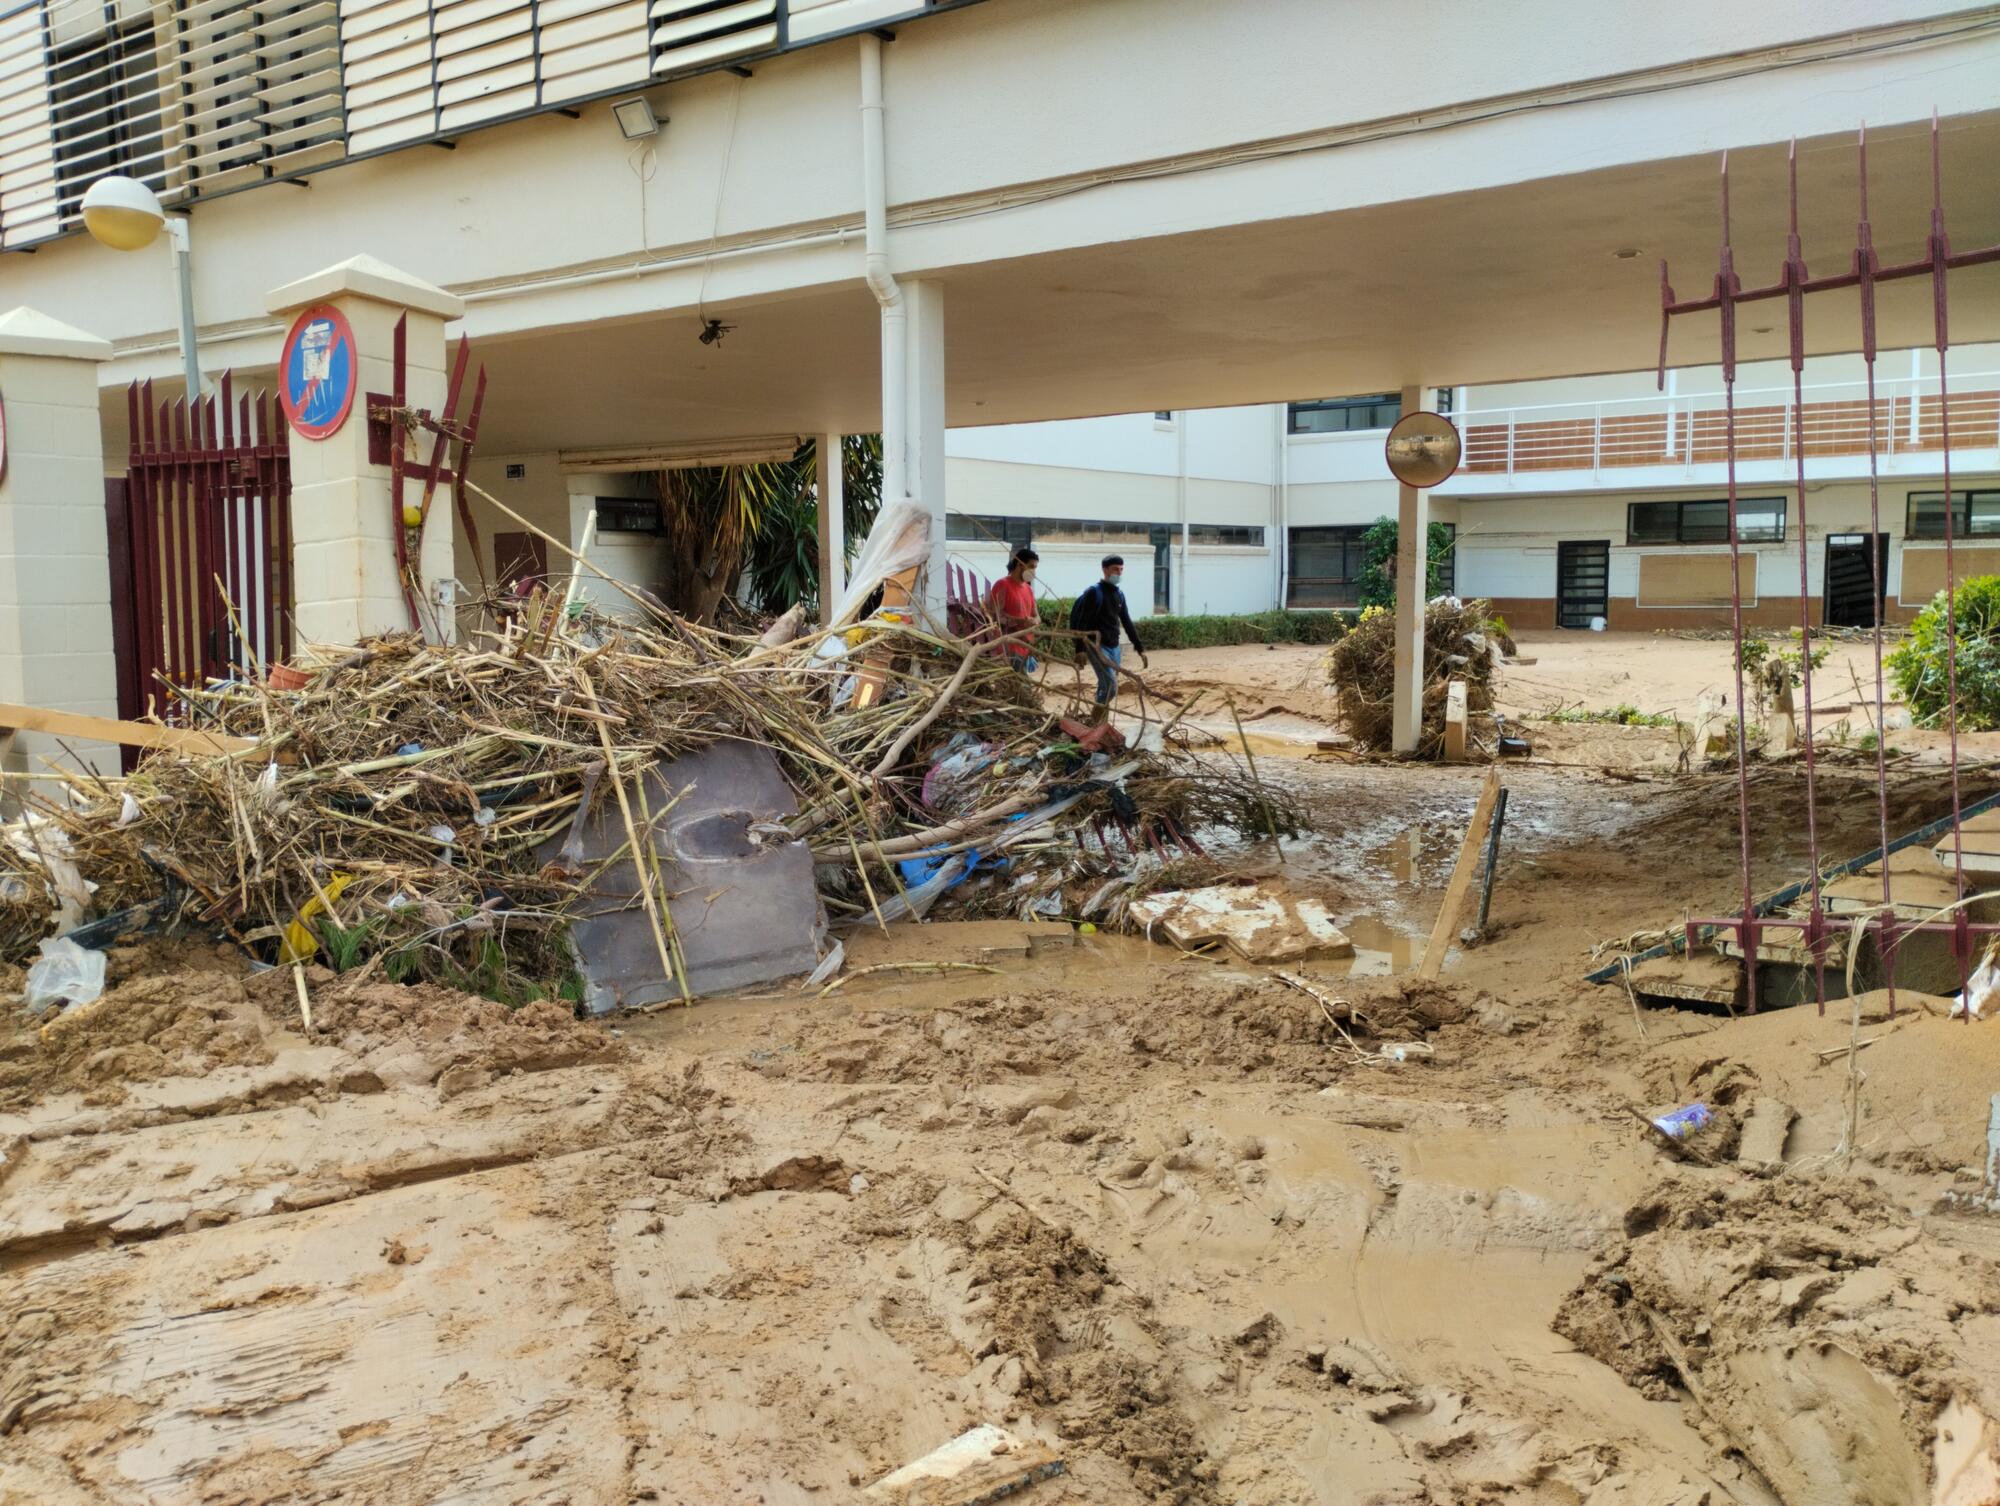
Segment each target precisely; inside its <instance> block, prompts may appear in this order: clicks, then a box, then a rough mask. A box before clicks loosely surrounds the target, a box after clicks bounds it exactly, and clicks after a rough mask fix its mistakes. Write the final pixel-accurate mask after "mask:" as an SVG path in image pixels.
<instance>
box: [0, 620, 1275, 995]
mask: <svg viewBox="0 0 2000 1506" xmlns="http://www.w3.org/2000/svg"><path fill="white" fill-rule="evenodd" d="M294 667H295V668H299V669H303V670H306V671H307V672H308V679H307V683H306V685H305V687H304V688H303V689H301V690H297V691H278V690H273V689H271V688H270V687H269V686H267V685H264V684H256V683H243V682H233V683H229V684H223V685H214V686H210V687H207V688H203V689H189V690H187V691H185V692H183V700H184V703H185V705H186V706H187V708H188V710H189V713H190V717H191V720H193V721H194V722H195V723H196V724H197V725H201V726H205V727H212V728H214V729H216V730H220V731H226V732H229V733H233V734H238V735H241V736H245V737H251V738H254V739H256V740H257V742H256V746H255V747H254V748H253V749H252V750H250V751H248V752H244V753H237V754H233V755H227V756H188V755H185V754H182V753H178V752H172V753H169V752H162V753H159V754H155V755H153V756H150V757H148V758H147V759H146V760H145V761H144V762H143V763H141V764H140V765H139V767H138V768H137V769H136V770H135V772H134V773H132V774H131V775H130V776H129V777H128V778H126V779H124V780H123V781H108V782H107V781H100V780H97V779H96V778H94V777H89V776H76V775H72V776H69V778H68V783H67V786H66V788H65V790H64V792H63V793H64V796H65V797H66V798H62V799H54V800H48V799H44V800H38V801H37V802H35V804H34V807H33V808H32V809H31V810H30V811H29V812H28V814H27V816H26V817H25V818H24V819H23V820H22V821H18V822H16V823H14V825H13V826H12V827H10V828H8V829H7V830H6V832H5V836H6V837H7V839H8V840H7V844H6V846H5V848H4V852H0V946H4V949H5V955H6V957H7V958H8V959H13V960H25V958H26V957H27V956H28V955H29V954H31V953H32V951H33V948H34V944H35V942H36V941H37V940H38V939H40V938H41V937H43V936H45V935H47V934H49V933H50V931H51V929H66V925H65V924H63V923H61V921H62V920H64V919H67V920H68V924H74V923H75V921H74V919H68V917H69V916H73V914H74V911H75V909H76V908H77V906H76V905H75V904H74V903H71V904H70V905H69V906H68V910H67V912H63V911H61V908H60V907H61V906H62V901H63V895H64V890H65V886H66V885H67V886H68V887H69V888H70V889H71V890H74V889H75V888H76V885H75V883H74V881H73V880H69V879H66V878H65V877H64V874H65V872H66V871H67V870H68V869H69V868H70V867H72V866H73V868H74V870H75V872H76V873H77V874H80V875H81V877H82V880H83V881H84V882H85V884H87V885H92V886H94V892H90V893H89V894H88V896H87V897H88V901H89V906H88V907H89V909H90V910H91V911H92V912H94V913H95V914H97V915H100V916H102V915H106V914H109V913H111V912H115V911H119V910H122V909H124V908H126V907H129V906H139V905H152V906H155V907H156V909H155V911H154V912H153V913H154V914H155V916H156V917H157V914H158V911H159V910H166V911H169V912H171V913H170V918H171V919H173V920H176V921H178V922H179V923H181V924H183V925H187V926H193V927H196V928H199V929H204V930H208V931H212V932H215V933H217V934H220V935H222V936H224V937H226V938H227V939H229V940H231V941H233V942H234V943H235V944H236V945H238V946H239V947H240V948H241V949H243V950H244V951H245V952H247V953H249V954H250V955H251V956H253V957H256V958H258V959H260V960H264V961H269V962H273V963H283V964H290V963H295V962H299V961H302V960H305V959H306V958H307V957H311V958H313V960H315V961H320V962H324V963H326V964H328V965H330V966H332V967H333V968H334V969H335V970H336V971H341V970H347V969H352V968H357V967H372V966H380V967H381V968H382V969H383V970H384V972H385V973H386V975H387V976H388V977H389V978H390V979H391V980H393V981H412V980H419V979H421V980H425V981H432V982H439V983H444V984H447V985H450V986H452V987H455V988H459V989H464V990H468V991H472V992H477V993H482V994H486V995H488V996H490V997H493V998H496V999H500V1000H502V1001H503V1002H507V1003H516V1004H517V1003H522V1002H525V1001H527V1000H529V999H533V998H539V997H562V998H569V999H572V1000H573V999H575V998H577V997H579V996H580V995H579V982H580V980H578V979H577V978H576V976H575V974H574V971H573V962H572V959H571V954H570V950H569V947H568V945H567V943H566V939H565V926H566V920H567V917H568V915H569V914H570V912H571V909H572V907H573V906H575V905H576V903H577V902H578V901H579V900H580V899H581V898H582V896H583V895H584V894H585V893H586V892H588V891H589V889H590V886H591V883H592V880H593V879H594V878H595V877H596V876H597V873H598V872H599V871H601V868H602V867H608V866H609V865H610V864H615V863H618V862H621V861H623V859H624V858H625V857H626V856H627V855H628V854H629V853H630V851H631V846H632V842H633V841H635V840H636V841H638V842H640V843H641V844H642V845H648V846H649V845H650V843H649V840H648V837H649V833H650V832H651V830H652V829H653V828H654V827H655V825H656V824H657V823H658V822H660V821H661V820H662V819H663V818H664V817H665V816H666V814H667V811H666V810H665V809H662V808H661V807H660V802H659V801H658V800H657V798H656V799H654V800H653V802H652V805H651V808H645V806H644V804H643V802H644V800H645V795H644V787H643V784H642V781H641V780H640V779H639V777H638V776H639V775H640V774H641V773H642V772H643V771H644V770H645V769H646V768H647V767H648V766H650V765H652V764H653V763H655V762H657V761H660V760H663V759H672V758H673V757H675V756H676V755H678V754H682V753H685V752H688V751H690V750H692V749H696V748H700V747H703V746H705V745H708V744H710V743H713V742H716V741H718V740H721V739H727V738H736V739H745V740H749V741H753V742H757V743H761V744H765V745H767V746H769V747H770V748H771V749H772V750H773V751H774V753H775V754H776V756H777V758H778V760H779V762H780V765H781V767H782V769H783V772H784V774H785V776H786V777H787V779H788V780H789V782H790V783H791V785H792V787H793V790H794V791H795V793H796V795H797V799H798V805H799V808H800V811H801V814H800V815H799V817H797V818H796V820H794V821H793V822H792V824H791V832H790V835H791V837H793V838H794V839H797V840H803V841H806V842H808V843H810V845H811V849H812V852H813V856H814V859H815V862H816V865H817V866H816V870H815V871H816V875H817V883H818V888H819V891H820V894H821V897H822V900H823V902H824V903H825V905H826V907H827V908H828V910H829V911H830V912H831V913H832V915H833V918H834V920H835V922H836V924H837V923H838V922H840V921H841V920H856V919H861V920H866V921H868V923H871V924H872V923H873V921H874V917H875V914H876V913H878V912H887V911H888V910H890V908H891V907H895V908H896V913H914V914H922V913H924V911H925V909H926V908H929V906H930V905H932V904H935V905H937V906H938V910H937V913H943V912H944V910H945V909H947V908H953V907H955V908H957V909H958V910H959V911H961V912H969V913H989V914H997V913H1025V912H1027V911H1029V910H1031V909H1035V908H1036V907H1039V910H1040V913H1044V914H1048V913H1068V909H1069V907H1070V905H1071V904H1072V902H1073V896H1074V894H1075V893H1077V892H1086V891H1087V892H1091V893H1097V892H1099V891H1103V890H1105V889H1106V887H1107V886H1106V883H1105V881H1106V879H1107V877H1114V876H1115V877H1117V880H1118V881H1117V882H1116V883H1114V884H1113V885H1111V886H1110V887H1111V888H1112V889H1114V890H1117V891H1123V890H1125V889H1128V888H1129V887H1130V885H1131V884H1132V883H1134V882H1137V881H1139V880H1140V878H1141V876H1142V873H1143V871H1144V870H1146V869H1148V868H1151V867H1157V866H1159V865H1160V864H1161V863H1164V862H1165V861H1167V860H1168V858H1169V856H1177V855H1179V853H1180V852H1181V851H1183V850H1192V849H1193V844H1194V841H1195V838H1194V836H1193V833H1194V832H1195V831H1197V830H1199V829H1201V828H1203V827H1205V826H1210V825H1213V824H1215V823H1216V822H1218V821H1220V822H1224V823H1227V824H1239V823H1240V822H1242V821H1243V820H1245V819H1248V818H1249V817H1250V815H1251V813H1252V812H1253V811H1256V810H1257V809H1258V806H1259V801H1260V799H1261V798H1263V797H1260V796H1259V795H1258V794H1257V792H1255V791H1254V790H1253V789H1252V788H1251V786H1250V784H1249V782H1248V780H1247V778H1245V776H1243V775H1242V774H1241V773H1240V772H1239V771H1232V770H1231V769H1229V768H1226V767H1223V766H1220V765H1217V764H1215V763H1213V762H1210V763H1197V762H1196V761H1195V760H1194V759H1193V758H1192V757H1191V756H1189V755H1186V754H1152V753H1120V754H1118V755H1115V756H1107V755H1105V754H1098V755H1096V756H1095V757H1094V758H1093V757H1091V756H1090V755H1089V754H1086V753H1085V752H1084V751H1083V750H1082V749H1080V748H1079V747H1078V746H1077V744H1076V743H1075V742H1073V741H1072V740H1071V739H1070V738H1069V737H1068V736H1067V735H1066V734H1064V733H1063V732H1062V731H1061V730H1060V728H1059V726H1058V723H1057V716H1056V714H1055V713H1053V712H1051V711H1049V710H1046V709H1044V707H1043V706H1042V704H1041V701H1040V698H1039V696H1038V695H1037V693H1036V692H1035V690H1034V688H1033V687H1031V686H1030V685H1029V684H1028V683H1027V681H1026V680H1025V679H1024V678H1023V677H1022V676H1020V675H1018V674H1016V673H1015V672H1013V671H1012V670H1010V669H1009V668H1008V667H1007V665H1006V663H1005V661H1004V660H1003V659H1002V658H1000V657H999V656H998V655H996V654H993V653H990V652H987V651H985V650H984V649H982V648H973V647H971V646H969V645H968V644H967V643H965V642H964V641H962V640H959V639H956V638H949V637H943V636H938V635H934V634H932V633H929V632H927V631H925V630H924V629H923V628H921V627H918V626H916V625H913V624H911V623H909V622H907V621H900V620H896V619H894V618H889V617H881V618H876V619H871V620H870V621H868V622H865V623H863V624H861V625H860V626H858V627H856V628H853V629H851V630H849V631H848V632H846V633H845V634H842V635H838V636H837V637H836V636H833V635H828V634H824V633H816V634H813V635H810V636H808V637H806V638H803V639H800V640H796V641H794V642H792V643H788V644H784V645H781V646H777V647H770V646H765V645H760V644H758V643H757V642H756V640H754V639H750V638H744V637H738V636H734V635H730V634H726V633H722V632H718V631H715V630H711V629H705V628H701V627H697V626H694V625H692V624H689V623H687V622H685V621H683V620H681V619H680V618H678V617H674V616H672V615H671V614H668V613H664V612H655V613H654V615H653V616H652V617H651V618H650V619H649V620H646V621H643V622H642V621H633V620H628V619H624V618H619V619H612V618H607V617H604V616H600V615H597V614H595V613H593V612H591V611H589V610H587V609H581V608H573V609H571V610H570V611H567V612H565V611H564V610H562V608H561V607H560V605H559V603H557V602H555V601H554V600H551V599H547V598H543V597H540V596H538V597H536V598H535V599H534V600H533V601H532V602H530V604H529V605H528V607H527V608H526V609H525V610H524V611H523V612H521V613H520V615H519V618H518V620H516V621H515V622H513V623H511V624H510V625H509V627H508V628H507V629H506V630H505V631H504V632H503V633H501V634H498V635H486V636H485V637H484V638H483V639H482V640H481V641H480V642H479V643H477V644H474V645H467V646H438V645H435V644H428V643H426V642H425V641H423V639H422V638H420V637H419V636H418V635H415V634H402V635H390V636H384V637H378V638H375V639H372V640H369V641H367V642H365V643H363V644H362V645H360V646H359V647H357V648H352V649H332V650H324V651H320V652H319V654H318V657H317V661H316V662H307V663H302V664H300V665H297V666H294ZM857 671H860V673H857ZM870 678H873V679H874V680H876V681H878V682H879V683H880V685H881V686H882V691H881V693H880V694H879V696H872V697H857V696H856V695H855V694H854V692H855V689H856V686H857V684H858V683H860V682H862V681H865V680H868V679H870ZM861 699H867V700H869V701H870V703H869V704H867V705H865V706H857V704H856V701H857V700H861ZM947 753H949V754H950V755H951V756H950V761H949V762H947V761H946V755H947ZM941 764H942V765H944V771H945V773H946V774H947V775H949V776H950V777H939V776H938V775H937V770H938V768H939V766H940V765H941ZM606 801H614V802H617V805H618V807H619V824H622V827H623V830H624V831H625V833H626V835H627V840H626V842H625V843H624V844H623V845H622V846H621V847H620V848H619V849H618V851H617V852H616V853H614V854H613V855H612V856H611V858H610V859H608V860H607V861H606V863H605V864H603V865H598V867H594V868H592V867H586V865H584V864H583V863H582V862H581V860H580V859H579V857H578V856H577V855H576V853H575V851H574V850H573V849H570V848H568V847H567V846H566V845H565V843H564V839H565V838H566V837H568V836H570V835H571V834H572V833H573V832H575V831H576V830H577V829H579V827H580V825H581V819H582V816H583V813H584V812H585V811H587V810H589V809H590V808H591V806H592V802H597V803H599V804H602V803H603V802H606ZM1261 819H1268V818H1261ZM1087 836H1088V837H1092V838H1094V839H1095V840H1094V843H1087V842H1086V841H1085V838H1086V837H1087ZM1121 842H1122V844H1123V847H1124V849H1125V850H1124V851H1123V852H1122V853H1121V852H1120V851H1119V850H1118V844H1120V843H1121ZM940 855H942V856H943V857H944V858H945V860H946V861H947V862H948V863H950V864H952V865H953V866H954V869H955V870H956V869H968V870H969V871H967V872H965V873H964V874H963V875H962V877H961V881H960V882H957V883H949V882H947V883H944V884H942V885H935V886H931V887H932V889H933V890H934V891H935V892H933V893H932V894H931V895H930V897H929V900H928V901H927V902H925V903H916V902H913V899H912V895H911V894H910V893H908V892H906V891H907V890H908V889H909V885H908V883H907V882H906V880H905V878H904V876H903V874H902V873H901V871H900V870H899V867H898V864H899V862H901V861H904V860H908V859H911V858H917V857H927V858H936V857H938V856H940ZM651 872H652V876H653V877H654V878H657V877H658V876H659V868H658V865H657V863H655V864H653V865H652V869H651ZM952 876H953V875H950V874H948V875H947V878H951V877H952ZM659 888H660V890H663V889H664V885H660V886H659ZM672 899H673V896H671V895H669V894H665V893H664V892H657V893H656V892H655V891H654V890H653V889H651V888H649V889H648V891H647V893H646V895H645V899H644V903H645V906H646V909H647V911H648V912H649V916H650V920H651V923H652V924H654V925H655V927H656V928H657V934H658V936H659V940H660V955H661V960H662V965H663V966H664V967H665V968H666V969H667V970H668V973H669V976H670V977H674V976H678V966H677V964H678V954H677V943H676V941H675V937H674V934H673V928H672V920H671V914H670V905H671V901H672ZM1100 902H1101V903H1102V902H1104V901H1100ZM683 991H684V992H685V990H683Z"/></svg>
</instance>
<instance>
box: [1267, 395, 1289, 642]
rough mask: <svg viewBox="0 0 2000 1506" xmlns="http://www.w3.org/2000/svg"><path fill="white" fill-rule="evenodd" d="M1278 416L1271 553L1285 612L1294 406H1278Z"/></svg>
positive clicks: (1281, 602)
mask: <svg viewBox="0 0 2000 1506" xmlns="http://www.w3.org/2000/svg"><path fill="white" fill-rule="evenodd" d="M1277 415H1278V498H1277V501H1278V519H1277V522H1278V536H1277V538H1276V539H1274V540H1273V541H1272V547H1271V553H1272V554H1273V555H1274V556H1275V557H1276V563H1277V567H1278V587H1277V590H1278V607H1279V609H1280V610H1281V611H1282V610H1283V609H1285V608H1286V607H1289V606H1290V605H1291V604H1292V601H1291V596H1292V590H1291V586H1292V528H1291V523H1292V433H1291V429H1292V425H1291V407H1290V405H1289V404H1286V403H1279V404H1278V405H1277Z"/></svg>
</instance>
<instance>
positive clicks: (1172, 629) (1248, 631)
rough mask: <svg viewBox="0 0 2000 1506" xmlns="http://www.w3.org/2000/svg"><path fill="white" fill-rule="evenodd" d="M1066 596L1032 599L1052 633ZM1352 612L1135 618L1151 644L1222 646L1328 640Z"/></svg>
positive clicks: (1059, 647)
mask: <svg viewBox="0 0 2000 1506" xmlns="http://www.w3.org/2000/svg"><path fill="white" fill-rule="evenodd" d="M1073 600H1074V598H1073V597H1068V596H1045V597H1043V598H1042V599H1041V600H1040V601H1039V602H1038V603H1037V605H1038V607H1039V609H1040V611H1041V615H1042V626H1043V627H1044V628H1046V629H1048V630H1050V631H1053V632H1061V631H1063V630H1064V629H1067V628H1068V627H1069V609H1070V604H1071V602H1072V601H1073ZM1358 615H1359V614H1358V613H1355V612H1338V611H1336V612H1290V611H1276V610H1274V611H1269V612H1249V613H1244V614H1240V615H1236V616H1228V615H1222V614H1215V615H1202V616H1196V617H1139V616H1136V615H1135V616H1134V617H1133V619H1132V620H1133V621H1134V622H1135V623H1136V624H1138V628H1139V640H1140V642H1142V643H1144V644H1145V645H1146V648H1147V651H1148V652H1150V651H1152V650H1153V649H1156V648H1227V647H1229V646H1230V645H1232V644H1238V643H1334V642H1337V641H1338V640H1339V639H1341V638H1342V637H1344V636H1346V633H1347V630H1348V629H1349V628H1351V627H1353V626H1354V622H1355V618H1356V617H1357V616H1358ZM1045 652H1046V653H1053V654H1058V655H1061V656H1067V655H1068V653H1069V652H1070V650H1069V647H1068V640H1061V641H1060V642H1057V643H1051V644H1048V645H1046V647H1045Z"/></svg>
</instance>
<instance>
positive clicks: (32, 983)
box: [27, 936, 104, 1014]
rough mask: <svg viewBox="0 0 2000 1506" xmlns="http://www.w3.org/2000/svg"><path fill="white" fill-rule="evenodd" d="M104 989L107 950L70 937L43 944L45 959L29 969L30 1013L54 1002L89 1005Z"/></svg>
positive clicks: (28, 997) (36, 1011)
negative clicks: (81, 944) (84, 944)
mask: <svg viewBox="0 0 2000 1506" xmlns="http://www.w3.org/2000/svg"><path fill="white" fill-rule="evenodd" d="M103 992H104V953H102V952H94V951H92V950H91V949H90V948H88V947H81V946H78V945H77V944H76V943H75V942H74V941H71V940H70V939H69V938H68V937H67V936H62V937H58V938H57V939H56V940H54V941H44V942H43V943H42V960H41V961H40V962H37V963H36V964H35V965H34V966H33V967H31V968H29V969H28V986H27V1005H28V1013H29V1014H41V1013H42V1012H43V1011H44V1010H46V1009H47V1008H48V1007H49V1006H50V1005H51V1004H56V1003H62V1002H67V1003H69V1004H72V1005H74V1004H88V1003H89V1002H90V1001H91V1000H92V999H95V998H96V997H97V996H98V995H100V994H102V993H103Z"/></svg>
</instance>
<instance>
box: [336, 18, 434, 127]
mask: <svg viewBox="0 0 2000 1506" xmlns="http://www.w3.org/2000/svg"><path fill="white" fill-rule="evenodd" d="M432 9H433V7H432V6H431V5H430V4H429V3H428V0H340V30H341V45H340V57H341V65H342V69H343V71H344V72H345V74H346V79H347V149H348V150H349V151H350V152H370V151H375V150H377V149H378V148H380V147H385V146H393V145H395V144H396V143H397V142H399V141H421V140H422V139H423V138H424V137H426V136H431V135H435V134H436V132H437V97H436V87H435V84H434V82H433V80H432V76H431V62H432V57H433V51H432V48H433V43H434V36H433V32H432V26H431V21H432V17H431V12H432Z"/></svg>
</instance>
